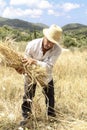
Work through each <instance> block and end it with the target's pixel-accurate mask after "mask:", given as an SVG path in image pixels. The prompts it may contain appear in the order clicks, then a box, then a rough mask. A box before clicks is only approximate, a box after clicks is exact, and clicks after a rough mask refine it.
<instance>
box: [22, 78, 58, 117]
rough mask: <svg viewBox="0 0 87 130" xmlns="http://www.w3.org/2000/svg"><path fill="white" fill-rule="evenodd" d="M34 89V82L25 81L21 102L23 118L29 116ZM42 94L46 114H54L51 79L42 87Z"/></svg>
mask: <svg viewBox="0 0 87 130" xmlns="http://www.w3.org/2000/svg"><path fill="white" fill-rule="evenodd" d="M35 90H36V84H33V85H26V83H25V94H24V97H23V104H22V114H23V117H24V118H27V117H28V116H29V114H30V113H32V110H31V105H32V98H33V97H34V96H35ZM43 94H44V95H45V103H46V106H47V114H48V115H50V116H55V111H54V103H55V101H54V83H53V80H51V81H50V82H49V83H48V86H46V87H44V88H43Z"/></svg>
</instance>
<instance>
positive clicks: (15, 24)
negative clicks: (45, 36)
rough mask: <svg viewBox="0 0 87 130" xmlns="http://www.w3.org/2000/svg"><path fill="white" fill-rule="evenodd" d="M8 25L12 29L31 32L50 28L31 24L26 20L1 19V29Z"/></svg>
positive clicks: (40, 24)
mask: <svg viewBox="0 0 87 130" xmlns="http://www.w3.org/2000/svg"><path fill="white" fill-rule="evenodd" d="M4 25H8V26H10V27H12V28H16V29H23V30H30V31H31V32H32V31H34V30H39V31H40V30H42V29H43V28H45V27H48V26H47V25H45V24H42V23H31V22H27V21H24V20H19V19H8V18H2V17H0V27H2V26H4Z"/></svg>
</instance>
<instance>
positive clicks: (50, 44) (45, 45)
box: [43, 37, 54, 50]
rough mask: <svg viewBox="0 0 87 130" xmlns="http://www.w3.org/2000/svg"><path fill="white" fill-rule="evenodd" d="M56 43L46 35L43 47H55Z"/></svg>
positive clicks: (46, 48) (47, 48)
mask: <svg viewBox="0 0 87 130" xmlns="http://www.w3.org/2000/svg"><path fill="white" fill-rule="evenodd" d="M53 46H54V43H53V42H51V41H49V40H48V39H47V38H46V37H44V42H43V47H44V49H45V50H49V49H51V48H53Z"/></svg>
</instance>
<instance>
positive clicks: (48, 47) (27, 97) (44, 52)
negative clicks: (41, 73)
mask: <svg viewBox="0 0 87 130" xmlns="http://www.w3.org/2000/svg"><path fill="white" fill-rule="evenodd" d="M43 34H44V37H43V38H39V39H35V40H32V41H30V42H29V43H28V45H27V47H26V50H25V58H24V59H23V63H26V64H29V65H32V64H35V65H40V66H42V67H45V68H46V70H47V73H48V77H47V84H48V87H46V86H44V87H43V90H44V93H45V95H46V97H45V98H46V101H45V102H46V105H48V110H47V114H48V116H52V117H55V116H56V114H55V110H54V103H55V99H54V83H53V78H52V68H53V65H54V64H55V62H56V60H57V58H58V57H59V55H60V54H61V47H60V45H59V42H60V40H61V36H62V29H61V28H60V27H59V26H57V25H51V26H50V27H49V28H46V29H43ZM18 71H20V70H18ZM35 90H36V84H33V85H32V86H31V85H29V81H28V78H27V74H25V94H24V97H23V104H22V114H23V117H24V119H27V118H28V117H29V116H30V114H31V113H32V110H31V104H32V99H33V97H34V96H35ZM48 101H49V102H48Z"/></svg>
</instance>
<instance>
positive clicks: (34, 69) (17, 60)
mask: <svg viewBox="0 0 87 130" xmlns="http://www.w3.org/2000/svg"><path fill="white" fill-rule="evenodd" d="M0 53H1V54H2V55H3V56H4V58H5V64H6V66H8V67H12V68H14V69H17V68H22V69H24V72H25V73H27V75H28V77H29V80H31V82H32V81H33V82H37V83H38V84H39V85H41V86H43V85H44V84H45V82H44V80H43V78H46V71H45V70H44V69H43V68H42V67H40V66H35V65H30V66H28V65H27V66H26V65H25V64H23V63H22V58H23V56H22V55H21V54H18V53H17V52H16V51H14V50H13V49H12V48H9V47H8V46H5V45H2V44H0Z"/></svg>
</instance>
